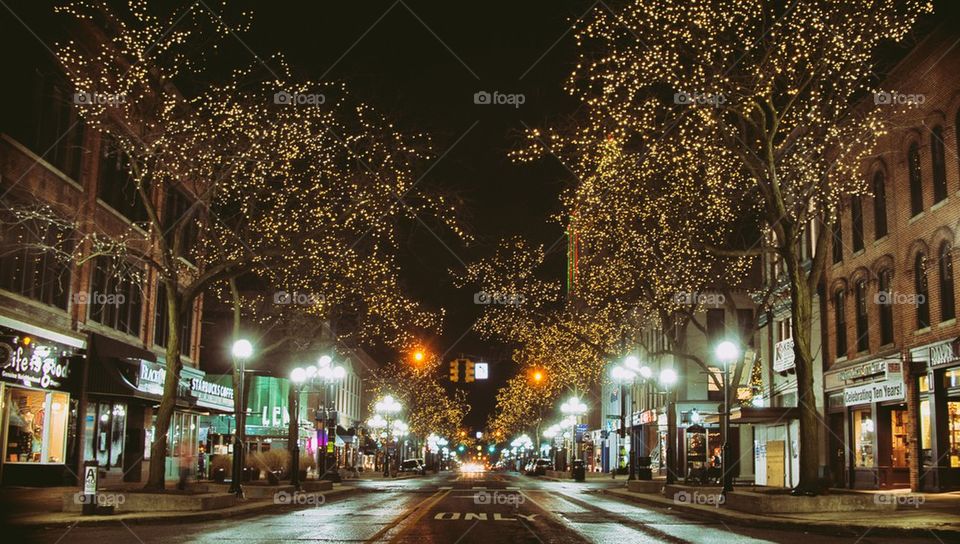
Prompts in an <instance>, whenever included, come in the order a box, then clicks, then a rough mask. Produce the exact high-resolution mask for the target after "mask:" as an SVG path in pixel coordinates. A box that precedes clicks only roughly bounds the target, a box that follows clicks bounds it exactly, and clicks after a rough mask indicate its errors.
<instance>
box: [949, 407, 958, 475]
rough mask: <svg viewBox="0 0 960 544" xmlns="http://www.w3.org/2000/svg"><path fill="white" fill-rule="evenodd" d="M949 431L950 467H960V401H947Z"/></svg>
mask: <svg viewBox="0 0 960 544" xmlns="http://www.w3.org/2000/svg"><path fill="white" fill-rule="evenodd" d="M947 433H948V434H949V435H950V467H951V468H960V402H957V401H951V402H948V403H947Z"/></svg>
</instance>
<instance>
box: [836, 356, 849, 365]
mask: <svg viewBox="0 0 960 544" xmlns="http://www.w3.org/2000/svg"><path fill="white" fill-rule="evenodd" d="M845 362H847V356H846V355H844V356H843V357H837V358H836V359H834V360H833V364H839V363H845Z"/></svg>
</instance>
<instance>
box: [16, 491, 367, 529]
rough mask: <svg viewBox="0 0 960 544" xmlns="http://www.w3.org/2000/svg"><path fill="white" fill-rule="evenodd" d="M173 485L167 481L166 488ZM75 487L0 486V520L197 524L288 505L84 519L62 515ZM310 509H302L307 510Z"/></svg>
mask: <svg viewBox="0 0 960 544" xmlns="http://www.w3.org/2000/svg"><path fill="white" fill-rule="evenodd" d="M175 486H176V482H173V483H170V482H168V484H167V488H168V489H170V488H172V487H175ZM141 487H143V484H142V483H138V484H132V485H118V486H111V487H110V489H107V490H102V491H111V490H112V491H117V490H130V489H139V488H141ZM77 490H78V488H77V487H76V486H70V487H42V488H32V487H0V508H3V517H2V521H3V522H4V524H6V525H12V526H19V527H39V526H43V527H51V526H53V527H55V526H70V525H74V524H80V525H103V524H110V523H117V522H124V523H144V522H151V521H164V520H177V521H180V520H183V521H200V520H206V519H222V518H229V517H234V516H242V515H247V514H254V513H261V512H266V511H270V510H274V509H285V508H286V509H289V508H291V505H288V504H277V503H275V502H274V501H273V500H272V499H246V500H244V501H242V502H240V503H238V504H236V505H234V506H230V507H227V508H220V509H216V510H202V511H166V512H125V513H118V514H114V515H109V516H84V515H81V514H79V513H76V512H63V511H62V508H63V496H64V494H65V493H73V492H76V491H77ZM352 490H353V487H351V486H349V485H343V484H333V489H332V490H331V491H322V492H316V493H308V495H310V496H314V497H322V498H323V499H322V500H323V501H325V500H326V498H327V497H332V496H336V495H338V494H341V493H347V492H349V491H352ZM307 507H311V506H301V508H307Z"/></svg>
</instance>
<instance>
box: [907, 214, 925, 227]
mask: <svg viewBox="0 0 960 544" xmlns="http://www.w3.org/2000/svg"><path fill="white" fill-rule="evenodd" d="M926 214H927V212H920V213H918V214H917V215H914V216H913V217H911V218H910V219H908V220H907V224H908V225H912V224H914V223H916V222H917V221H919V220H920V219H922V218H923V216H924V215H926Z"/></svg>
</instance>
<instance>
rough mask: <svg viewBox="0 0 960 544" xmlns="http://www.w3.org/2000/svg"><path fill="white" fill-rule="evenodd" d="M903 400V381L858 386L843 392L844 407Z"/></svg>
mask: <svg viewBox="0 0 960 544" xmlns="http://www.w3.org/2000/svg"><path fill="white" fill-rule="evenodd" d="M903 398H904V386H903V380H899V381H898V380H887V381H882V382H876V383H871V384H867V385H858V386H857V387H848V388H846V389H844V390H843V405H844V406H857V405H859V404H870V403H873V402H885V401H888V400H903Z"/></svg>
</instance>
